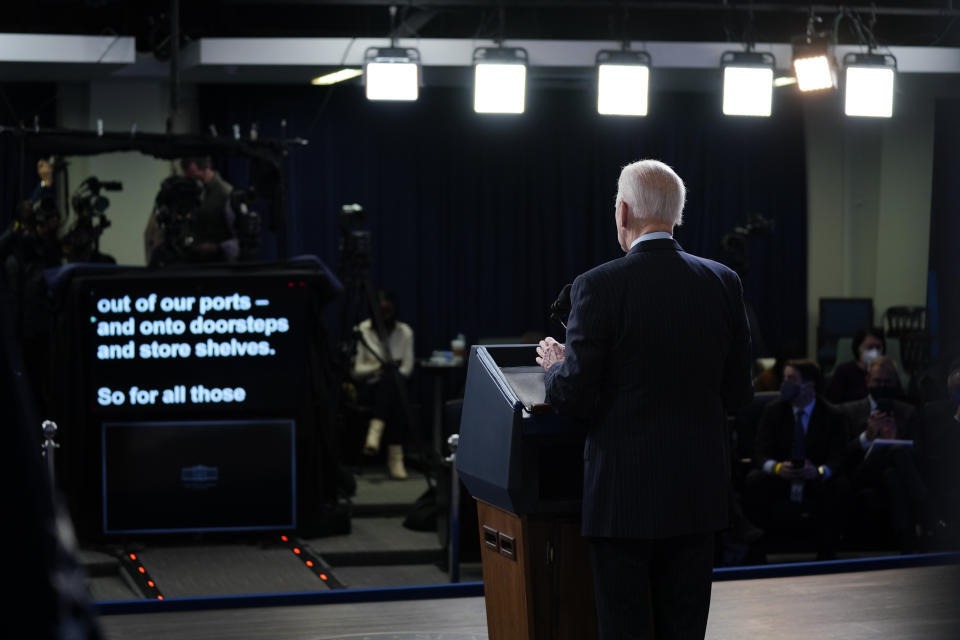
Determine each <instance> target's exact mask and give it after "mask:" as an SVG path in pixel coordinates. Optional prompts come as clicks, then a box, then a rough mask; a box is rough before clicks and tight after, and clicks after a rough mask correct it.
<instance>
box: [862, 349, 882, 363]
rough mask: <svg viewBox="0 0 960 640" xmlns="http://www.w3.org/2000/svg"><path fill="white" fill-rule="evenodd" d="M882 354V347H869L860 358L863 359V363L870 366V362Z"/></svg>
mask: <svg viewBox="0 0 960 640" xmlns="http://www.w3.org/2000/svg"><path fill="white" fill-rule="evenodd" d="M879 355H880V349H867V350H866V351H864V352H863V354H862V355H861V356H860V359H861V360H863V364H865V365H867V366H868V367H869V366H870V363H871V362H873V361H874V360H876V359H877V357H878V356H879Z"/></svg>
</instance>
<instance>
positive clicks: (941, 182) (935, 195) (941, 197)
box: [927, 99, 960, 364]
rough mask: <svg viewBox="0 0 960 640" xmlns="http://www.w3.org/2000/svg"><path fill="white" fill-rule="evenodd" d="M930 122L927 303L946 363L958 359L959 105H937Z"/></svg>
mask: <svg viewBox="0 0 960 640" xmlns="http://www.w3.org/2000/svg"><path fill="white" fill-rule="evenodd" d="M935 117H936V121H935V125H934V127H935V128H934V131H935V132H936V136H935V141H934V146H933V190H932V194H931V202H930V274H931V277H930V281H929V283H928V284H929V289H928V292H927V298H928V300H930V301H931V302H932V303H933V304H930V305H929V306H930V310H931V314H932V315H933V317H931V318H930V321H931V324H932V328H933V329H934V331H935V335H936V336H937V337H938V338H939V340H938V342H939V344H938V345H937V346H938V347H939V352H940V355H942V356H944V358H945V359H950V358H960V100H956V99H953V100H946V99H944V100H939V101H937V108H936V116H935ZM937 312H939V313H937ZM945 364H948V362H945Z"/></svg>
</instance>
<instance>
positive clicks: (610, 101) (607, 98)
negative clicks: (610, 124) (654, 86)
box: [597, 64, 650, 116]
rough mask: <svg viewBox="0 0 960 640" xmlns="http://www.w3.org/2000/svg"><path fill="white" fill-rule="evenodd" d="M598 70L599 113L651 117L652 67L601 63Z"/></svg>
mask: <svg viewBox="0 0 960 640" xmlns="http://www.w3.org/2000/svg"><path fill="white" fill-rule="evenodd" d="M597 69H598V70H597V78H598V80H597V82H598V95H597V113H600V114H602V115H618V116H645V115H647V92H648V87H649V83H650V67H648V66H646V65H625V64H601V65H600V66H599V67H598V68H597Z"/></svg>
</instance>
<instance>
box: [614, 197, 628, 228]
mask: <svg viewBox="0 0 960 640" xmlns="http://www.w3.org/2000/svg"><path fill="white" fill-rule="evenodd" d="M629 222H630V205H628V204H627V203H626V202H624V201H623V200H621V201H620V204H619V206H618V207H617V225H618V226H619V227H620V228H621V229H626V228H627V225H628V224H629Z"/></svg>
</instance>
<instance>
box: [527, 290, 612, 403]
mask: <svg viewBox="0 0 960 640" xmlns="http://www.w3.org/2000/svg"><path fill="white" fill-rule="evenodd" d="M570 303H571V310H570V317H569V319H568V321H567V342H566V345H565V355H564V358H563V360H561V361H559V362H557V363H555V364H553V365H552V366H551V367H550V368H549V369H547V371H546V374H545V375H544V385H545V386H546V402H547V403H548V404H550V405H552V406H553V407H555V408H556V409H557V410H558V411H560V412H562V413H567V414H571V415H575V416H579V417H584V418H585V417H588V416H589V415H590V414H591V413H592V412H593V409H594V408H595V405H596V402H597V397H598V395H599V394H598V389H599V387H600V381H601V379H602V377H603V372H604V364H605V357H606V349H607V345H608V343H609V340H610V335H609V328H608V326H607V323H606V321H607V320H608V319H609V316H610V314H611V313H616V310H615V308H614V307H612V306H610V305H604V304H603V302H602V301H601V296H600V295H599V292H598V291H597V287H596V284H595V283H593V282H590V281H589V280H587V279H586V278H584V277H583V276H580V277H578V278H577V279H576V280H574V281H573V287H572V288H571V290H570Z"/></svg>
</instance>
